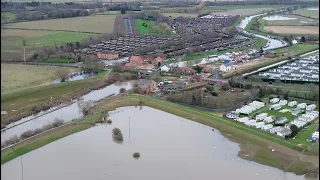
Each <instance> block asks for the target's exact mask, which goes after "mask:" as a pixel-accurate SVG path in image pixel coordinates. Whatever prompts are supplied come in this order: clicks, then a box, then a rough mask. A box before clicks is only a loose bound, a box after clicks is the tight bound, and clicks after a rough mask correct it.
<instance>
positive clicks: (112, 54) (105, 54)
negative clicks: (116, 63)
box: [97, 51, 119, 60]
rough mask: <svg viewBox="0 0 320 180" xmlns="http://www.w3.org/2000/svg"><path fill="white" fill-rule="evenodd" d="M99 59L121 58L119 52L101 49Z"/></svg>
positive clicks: (98, 54)
mask: <svg viewBox="0 0 320 180" xmlns="http://www.w3.org/2000/svg"><path fill="white" fill-rule="evenodd" d="M97 57H98V58H99V59H108V60H114V59H118V58H119V54H118V53H116V52H115V51H100V52H98V53H97Z"/></svg>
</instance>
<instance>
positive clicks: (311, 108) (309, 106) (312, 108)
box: [306, 104, 317, 111]
mask: <svg viewBox="0 0 320 180" xmlns="http://www.w3.org/2000/svg"><path fill="white" fill-rule="evenodd" d="M316 107H317V106H316V105H315V104H310V105H308V106H307V107H306V110H307V111H313V110H314V109H316Z"/></svg>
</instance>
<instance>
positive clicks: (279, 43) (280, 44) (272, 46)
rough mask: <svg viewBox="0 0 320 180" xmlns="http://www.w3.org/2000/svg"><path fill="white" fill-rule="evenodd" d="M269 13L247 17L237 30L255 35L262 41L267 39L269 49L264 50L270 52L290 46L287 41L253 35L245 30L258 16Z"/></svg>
mask: <svg viewBox="0 0 320 180" xmlns="http://www.w3.org/2000/svg"><path fill="white" fill-rule="evenodd" d="M266 14H267V13H263V14H257V15H253V16H249V17H246V18H244V19H243V20H242V21H241V22H240V24H239V25H238V26H237V30H238V31H240V32H242V33H244V34H248V35H253V36H255V37H258V38H262V39H265V40H267V44H268V47H265V48H263V50H270V49H276V48H280V47H285V46H287V45H288V43H287V42H285V41H280V40H277V39H272V38H269V37H266V36H262V35H259V34H253V33H250V32H248V31H246V30H244V29H245V28H246V27H247V25H248V24H249V22H250V21H251V20H252V19H253V18H255V17H257V16H262V15H266Z"/></svg>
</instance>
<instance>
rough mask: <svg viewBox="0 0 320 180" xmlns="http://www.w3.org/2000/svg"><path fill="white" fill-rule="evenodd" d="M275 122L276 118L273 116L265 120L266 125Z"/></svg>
mask: <svg viewBox="0 0 320 180" xmlns="http://www.w3.org/2000/svg"><path fill="white" fill-rule="evenodd" d="M273 121H274V117H273V116H268V117H266V118H264V120H263V122H265V123H272V122H273Z"/></svg>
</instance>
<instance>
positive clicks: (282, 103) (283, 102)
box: [279, 100, 288, 106]
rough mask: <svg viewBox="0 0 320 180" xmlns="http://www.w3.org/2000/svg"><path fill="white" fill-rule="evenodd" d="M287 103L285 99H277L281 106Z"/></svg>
mask: <svg viewBox="0 0 320 180" xmlns="http://www.w3.org/2000/svg"><path fill="white" fill-rule="evenodd" d="M287 103H288V101H287V100H280V101H279V104H280V105H281V106H284V105H286V104H287Z"/></svg>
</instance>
